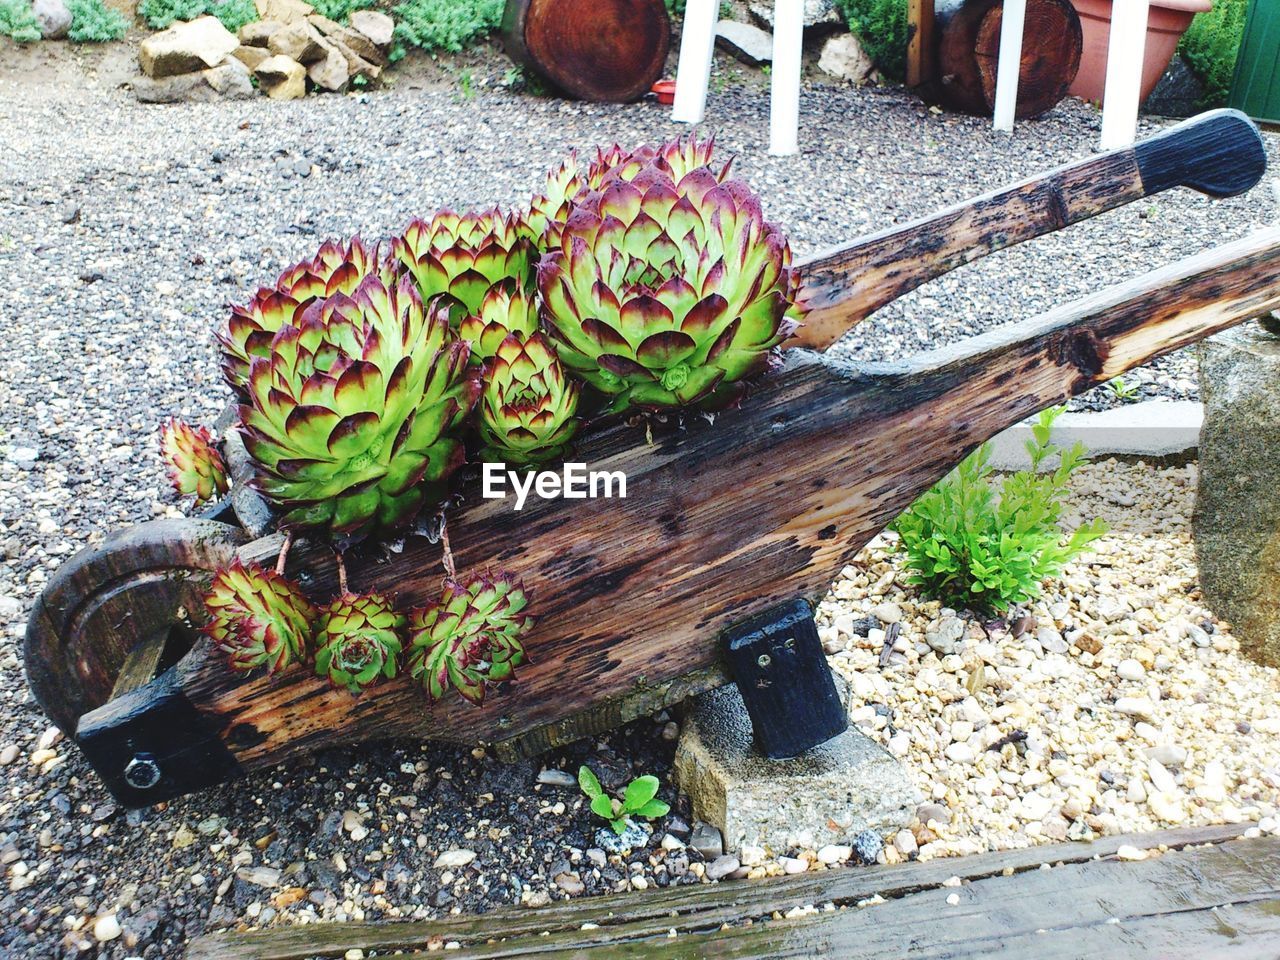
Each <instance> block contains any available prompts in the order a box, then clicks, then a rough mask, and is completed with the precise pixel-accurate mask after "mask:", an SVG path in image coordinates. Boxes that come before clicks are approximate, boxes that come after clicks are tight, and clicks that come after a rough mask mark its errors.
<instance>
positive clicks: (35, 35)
mask: <svg viewBox="0 0 1280 960" xmlns="http://www.w3.org/2000/svg"><path fill="white" fill-rule="evenodd" d="M0 35H3V36H6V37H10V38H12V40H13V41H14V43H34V42H35V41H37V40H39V39H40V25H39V24H38V23H36V18H35V14H33V13H32V12H31V4H30V3H28V2H27V0H0Z"/></svg>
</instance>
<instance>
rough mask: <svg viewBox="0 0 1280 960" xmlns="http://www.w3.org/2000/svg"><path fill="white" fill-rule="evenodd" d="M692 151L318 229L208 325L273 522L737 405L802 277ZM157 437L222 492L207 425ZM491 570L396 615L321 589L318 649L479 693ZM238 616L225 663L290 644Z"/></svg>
mask: <svg viewBox="0 0 1280 960" xmlns="http://www.w3.org/2000/svg"><path fill="white" fill-rule="evenodd" d="M712 153H713V144H712V142H711V141H709V140H698V139H697V138H688V139H679V140H673V141H671V142H669V143H664V144H660V145H654V146H643V147H640V148H638V149H634V150H625V149H623V148H621V147H618V146H614V147H611V148H608V149H604V150H597V151H596V153H595V156H594V157H593V158H591V159H589V160H586V159H583V158H580V157H579V156H578V155H577V154H576V153H575V154H570V156H569V157H568V158H566V159H565V161H564V162H563V163H562V164H560V165H559V166H558V167H557V168H556V169H554V170H552V171H551V172H550V173H549V174H548V176H547V179H546V181H545V183H544V185H543V186H542V188H541V189H540V191H539V192H538V193H537V194H536V195H535V196H534V197H533V198H532V199H531V200H530V203H529V205H528V208H527V209H525V210H523V211H519V212H504V211H502V210H499V209H496V208H495V209H492V210H487V211H481V212H467V213H461V214H459V213H455V212H453V211H450V210H442V211H439V212H437V213H436V214H434V215H433V216H431V217H430V218H425V219H415V220H413V221H412V222H411V223H410V224H409V225H408V226H407V227H406V228H405V229H404V230H403V231H402V232H401V233H400V234H399V235H398V236H396V237H393V238H392V239H391V241H390V243H389V244H387V245H386V246H385V247H383V246H381V245H377V244H367V243H365V242H363V241H362V240H360V238H358V237H357V238H354V239H352V240H350V241H349V242H346V243H339V242H335V241H330V242H328V243H326V244H324V246H322V247H321V248H320V249H319V251H317V253H316V255H315V256H314V257H312V258H310V259H308V260H305V261H302V262H300V263H298V264H296V265H294V266H292V267H290V268H289V269H288V270H286V271H285V272H284V273H283V274H282V275H281V276H280V277H279V278H278V279H277V280H276V281H275V283H273V284H272V285H270V286H268V287H263V288H262V289H260V290H258V292H257V293H256V294H254V296H253V297H251V298H250V299H249V301H248V302H247V303H245V304H243V305H240V306H236V307H233V308H232V310H231V315H230V317H229V319H228V320H227V322H226V324H225V326H224V327H223V328H222V329H221V330H220V331H219V333H218V342H219V345H220V348H221V352H222V368H223V373H224V376H225V379H226V380H227V383H228V384H229V385H230V386H231V388H232V390H233V391H234V392H235V394H236V399H237V403H238V413H239V423H238V424H237V426H236V427H235V429H236V430H237V431H238V432H239V435H240V437H241V438H242V439H243V441H244V447H245V451H246V452H247V455H248V460H249V465H250V467H251V468H252V473H253V477H252V481H251V482H252V484H253V485H254V486H255V487H256V488H257V490H258V491H259V492H260V493H261V494H262V495H263V496H264V497H265V498H266V499H267V500H268V501H269V502H270V503H271V504H272V506H273V507H275V508H276V510H277V512H278V516H279V523H280V526H281V528H282V529H285V530H288V531H295V530H296V531H300V532H303V533H309V534H312V535H318V536H321V537H323V538H326V539H328V540H329V541H331V542H332V543H333V544H334V545H335V547H336V548H337V549H338V550H339V551H341V550H344V549H346V548H347V547H348V546H350V545H351V544H352V543H354V542H356V541H358V540H361V539H363V538H366V537H370V536H386V535H388V534H391V533H395V532H397V531H404V530H406V529H411V524H412V522H413V521H414V519H415V518H416V517H418V516H419V515H420V514H421V513H422V512H423V511H424V509H427V508H431V507H436V506H438V505H439V504H441V503H443V502H444V501H445V500H446V498H447V496H448V493H449V486H450V482H451V480H452V479H453V478H454V476H455V475H456V473H457V471H458V470H459V468H460V467H462V466H463V465H464V464H465V463H466V462H468V460H469V459H470V460H471V461H476V460H488V461H504V462H506V463H507V464H508V465H510V466H512V467H515V468H521V469H527V468H533V467H535V466H537V465H539V464H543V463H546V462H548V461H551V460H556V459H563V458H565V457H566V456H567V455H568V453H569V451H570V447H571V444H572V443H573V441H574V440H575V438H576V437H577V436H579V435H580V434H581V433H582V431H583V427H584V424H587V423H589V422H591V421H592V420H593V419H603V418H606V417H617V416H619V415H626V414H636V413H638V414H642V415H649V414H662V413H672V412H680V411H684V410H709V409H716V408H719V407H723V406H725V405H728V404H731V403H734V402H737V401H738V400H739V398H740V397H741V396H742V395H743V392H744V390H745V389H746V387H747V384H748V382H749V381H750V380H751V379H752V378H754V377H756V376H757V375H759V374H761V373H763V372H765V371H766V370H767V369H768V368H769V367H770V365H771V362H772V361H773V360H774V358H776V356H777V350H776V348H777V347H778V346H779V344H780V343H781V342H782V341H783V340H784V339H785V338H786V337H787V336H789V335H790V333H791V332H792V331H793V329H794V328H795V325H796V321H797V319H798V314H797V310H796V307H795V300H796V294H797V288H798V284H799V278H798V276H797V274H796V272H795V271H794V270H793V269H792V266H791V252H790V248H789V246H788V244H787V240H786V237H785V236H784V235H783V233H782V231H781V229H780V228H779V227H777V226H776V225H775V224H772V223H769V222H768V221H766V220H765V219H764V215H763V212H762V209H761V204H760V200H759V198H758V197H757V196H756V195H755V194H754V193H752V191H751V190H750V188H749V187H748V186H747V185H746V184H745V183H743V182H742V181H740V180H736V179H733V178H732V177H731V176H730V165H729V164H727V163H726V164H723V165H720V166H714V165H713V163H712ZM163 443H164V449H165V453H166V459H167V460H168V462H169V464H170V471H171V474H172V475H173V476H174V479H175V484H177V487H178V489H179V490H180V491H182V492H184V493H193V494H195V495H196V496H197V497H200V498H206V499H207V498H209V497H211V496H212V495H214V494H215V493H222V492H225V490H226V480H225V469H223V468H222V467H221V461H220V460H219V459H217V453H216V450H215V449H214V448H213V447H212V445H211V442H210V438H209V437H208V435H207V434H200V433H199V432H198V430H194V429H187V430H184V431H175V430H172V429H170V430H169V431H167V433H166V436H165V438H164V441H163ZM450 576H451V577H452V576H453V574H452V571H450ZM258 581H260V582H255V589H257V590H259V591H267V590H268V587H269V586H273V585H275V581H274V580H273V579H272V578H270V577H267V576H265V575H263V576H261V577H259V578H258ZM504 583H506V580H504V579H503V578H497V579H495V580H493V581H492V583H491V584H489V586H485V587H483V588H477V590H478V592H476V593H474V594H472V593H468V590H470V589H471V587H470V586H469V587H466V588H463V587H457V585H456V584H454V587H456V588H457V589H454V588H453V587H451V588H450V589H447V590H446V594H445V597H444V598H442V600H441V604H440V607H439V611H438V612H437V613H436V615H435V616H436V619H433V620H428V619H425V618H420V619H417V620H415V619H413V618H412V617H409V618H408V619H407V620H405V621H404V622H403V623H401V622H400V621H398V620H396V615H394V612H393V611H391V607H390V605H389V604H387V603H386V602H385V600H383V599H382V598H378V597H349V596H343V597H340V598H339V599H338V600H335V601H334V602H333V604H330V605H329V607H326V608H324V609H323V610H321V611H319V612H318V613H317V623H318V624H319V626H318V627H317V628H316V632H315V635H314V636H313V637H312V638H311V640H312V641H313V642H314V644H315V651H314V658H315V662H316V664H317V667H318V669H322V672H324V673H326V674H327V675H328V676H330V678H331V679H333V680H334V682H335V683H338V684H340V685H345V686H352V687H356V688H358V687H360V686H362V685H363V684H365V683H367V682H371V681H372V680H373V679H374V678H376V677H377V676H388V675H390V674H389V672H388V671H391V672H394V670H395V664H396V662H397V658H398V656H399V654H400V648H401V646H405V649H407V650H408V654H407V656H408V658H409V661H410V663H411V665H412V666H411V670H412V672H413V674H414V676H415V677H418V678H421V679H423V682H424V683H425V684H426V685H427V686H428V688H429V689H430V690H435V691H441V690H443V689H444V688H445V686H446V685H448V686H451V687H452V688H454V689H458V690H460V691H462V692H463V693H464V695H465V696H468V697H469V698H471V699H475V700H479V698H480V696H481V695H482V691H483V683H482V682H480V681H479V680H478V678H479V677H480V676H481V674H483V675H484V676H487V677H488V678H489V679H490V680H492V679H494V677H495V674H498V675H502V672H503V670H504V669H506V665H508V664H512V663H514V661H516V660H518V659H519V658H520V656H522V650H521V648H520V646H519V644H518V643H512V642H510V639H509V636H508V634H507V633H504V632H502V631H497V632H495V631H493V630H491V629H488V628H483V629H482V628H479V627H476V626H475V624H476V623H482V622H487V617H488V616H489V615H490V614H491V615H493V616H497V615H498V614H499V613H500V612H501V611H502V610H506V609H507V607H509V606H510V596H511V591H510V589H508V588H504V587H503V586H502V584H504ZM471 586H474V584H473V585H471ZM264 595H265V594H264ZM521 596H523V595H522V594H521ZM495 597H496V598H497V599H496V600H495ZM490 602H494V603H497V606H496V607H494V608H493V610H492V611H490V614H484V615H482V614H480V613H478V612H477V611H480V610H482V609H485V608H486V605H488V604H489V603H490ZM259 606H260V607H263V609H274V608H270V607H269V606H264V605H263V604H259ZM455 608H457V609H455ZM245 609H246V610H248V609H250V608H249V607H246V608H245ZM253 609H254V610H258V608H257V607H255V608H253ZM468 611H471V612H470V614H468V615H467V616H464V614H467V612H468ZM255 615H256V616H258V617H259V620H261V619H262V617H263V616H264V615H263V614H262V613H261V611H259V612H258V613H257V614H255ZM244 616H246V617H248V616H249V614H247V613H246V614H244ZM511 616H516V612H511ZM477 617H479V619H478V620H477V619H476V618H477ZM330 621H332V622H333V623H335V624H337V627H336V629H329V627H328V626H327V625H326V624H328V623H329V622H330ZM521 622H522V623H523V621H521ZM451 625H453V626H451ZM349 630H354V631H355V632H354V633H353V634H352V633H349ZM405 630H408V634H407V635H405V634H404V631H405ZM452 630H456V632H454V633H449V632H450V631H452ZM230 631H231V628H230V627H224V628H223V634H224V638H223V641H221V642H222V644H223V645H224V646H234V645H235V643H236V640H235V639H234V638H232V639H227V638H228V637H232V633H231V632H230ZM442 631H444V632H445V633H449V637H448V639H447V640H444V639H440V636H441V633H442ZM244 632H246V635H250V634H253V630H246V631H244ZM276 632H277V633H279V632H280V631H279V630H277V631H276ZM257 635H261V636H257ZM257 635H255V636H256V637H257V638H256V639H254V640H253V641H252V642H248V641H246V642H245V643H244V644H243V646H244V647H245V648H246V650H248V651H250V652H247V653H245V654H243V656H242V657H241V661H240V662H242V663H250V662H252V663H254V664H255V665H261V664H268V663H277V664H278V665H279V666H282V665H284V663H285V662H287V661H288V659H289V658H294V659H296V657H297V654H296V653H289V654H287V655H283V654H280V646H279V644H280V642H281V641H279V639H278V638H277V637H276V636H275V635H273V636H272V637H270V638H268V637H267V636H266V628H265V627H263V626H261V624H259V627H258V628H257ZM406 636H407V637H408V640H407V644H406V643H405V642H404V641H405V638H406ZM426 637H431V638H434V639H432V640H431V641H430V643H427V644H425V645H424V642H422V641H423V638H426ZM393 641H394V642H393ZM268 648H269V650H268ZM280 656H284V657H285V660H284V661H279V660H278V659H273V658H279V657H280ZM233 662H234V661H233ZM480 664H483V665H484V669H483V670H481V668H480V667H479V666H477V665H480ZM322 665H323V666H322ZM477 671H479V672H477ZM486 671H487V672H486Z"/></svg>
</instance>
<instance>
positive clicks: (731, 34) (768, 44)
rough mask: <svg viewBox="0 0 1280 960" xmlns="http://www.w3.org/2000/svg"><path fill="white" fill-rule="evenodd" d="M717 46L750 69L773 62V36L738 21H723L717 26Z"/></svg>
mask: <svg viewBox="0 0 1280 960" xmlns="http://www.w3.org/2000/svg"><path fill="white" fill-rule="evenodd" d="M716 46H717V47H719V48H720V49H721V50H727V51H728V52H729V53H731V54H733V56H735V57H737V58H738V59H739V60H741V61H742V62H743V63H745V64H747V66H750V67H758V66H760V65H761V64H764V63H769V62H770V61H772V60H773V36H772V35H771V34H768V33H765V32H764V31H763V30H761V29H760V28H759V27H755V26H752V25H751V24H749V23H739V22H738V21H737V20H721V21H720V22H719V23H718V24H716Z"/></svg>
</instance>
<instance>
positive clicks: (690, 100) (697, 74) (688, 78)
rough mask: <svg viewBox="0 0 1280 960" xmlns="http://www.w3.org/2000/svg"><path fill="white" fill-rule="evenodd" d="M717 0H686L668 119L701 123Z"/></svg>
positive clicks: (709, 72)
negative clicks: (673, 94)
mask: <svg viewBox="0 0 1280 960" xmlns="http://www.w3.org/2000/svg"><path fill="white" fill-rule="evenodd" d="M719 15H720V0H688V3H687V4H686V6H685V10H684V29H683V30H682V31H681V34H680V63H679V65H678V66H677V67H676V99H675V103H674V104H673V105H672V107H671V119H672V120H674V121H675V122H676V123H701V122H702V118H703V115H704V114H705V113H706V110H707V82H708V81H709V80H710V79H711V57H712V55H713V54H714V53H715V44H716V19H717V17H719Z"/></svg>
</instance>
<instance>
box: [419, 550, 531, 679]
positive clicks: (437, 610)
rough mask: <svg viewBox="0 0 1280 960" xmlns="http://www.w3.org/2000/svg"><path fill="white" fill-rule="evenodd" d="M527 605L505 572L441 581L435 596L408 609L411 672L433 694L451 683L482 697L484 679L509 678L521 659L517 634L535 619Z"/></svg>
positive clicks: (526, 628) (522, 646)
mask: <svg viewBox="0 0 1280 960" xmlns="http://www.w3.org/2000/svg"><path fill="white" fill-rule="evenodd" d="M527 605H528V597H527V596H526V595H525V592H524V588H523V586H522V585H521V584H520V583H519V581H517V580H516V579H515V578H514V577H512V576H511V575H510V574H506V573H504V574H500V575H498V576H494V577H488V576H480V577H476V578H475V579H474V580H471V581H470V582H468V583H466V584H463V583H459V582H458V581H456V580H448V581H446V582H445V588H444V595H443V596H442V597H441V598H440V600H439V601H437V602H436V603H434V604H432V605H431V606H429V607H425V608H419V609H416V610H413V611H411V612H410V613H409V635H408V636H409V644H410V653H409V663H408V668H409V673H410V675H411V676H412V677H413V678H414V679H415V680H417V681H418V682H419V683H421V684H422V686H423V689H425V690H426V691H427V696H429V697H430V698H431V699H432V700H439V699H440V698H441V697H443V696H444V695H445V694H446V693H448V691H449V690H450V689H451V688H452V689H455V690H457V691H458V692H459V693H460V694H462V696H463V697H465V698H466V699H467V700H469V701H471V702H472V703H476V704H478V703H481V702H482V701H483V700H484V691H485V684H486V683H501V682H502V681H504V680H508V679H510V677H511V676H512V673H513V671H514V669H515V668H516V667H517V666H519V665H520V664H521V663H522V662H523V661H524V655H525V652H524V644H523V642H522V639H521V638H522V637H523V636H524V634H525V633H527V632H528V631H529V630H530V629H531V628H532V627H533V623H534V618H533V617H532V616H530V615H529V614H528V613H526V612H525V607H526V606H527Z"/></svg>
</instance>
